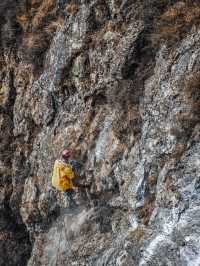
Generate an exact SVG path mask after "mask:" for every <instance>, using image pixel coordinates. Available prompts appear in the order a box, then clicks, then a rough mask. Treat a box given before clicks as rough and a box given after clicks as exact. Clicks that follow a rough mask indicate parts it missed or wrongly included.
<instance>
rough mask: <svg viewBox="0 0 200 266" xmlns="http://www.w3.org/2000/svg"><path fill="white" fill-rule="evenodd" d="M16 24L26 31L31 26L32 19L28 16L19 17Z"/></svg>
mask: <svg viewBox="0 0 200 266" xmlns="http://www.w3.org/2000/svg"><path fill="white" fill-rule="evenodd" d="M16 22H17V23H18V24H19V25H20V26H21V27H22V29H23V31H26V30H27V29H28V27H29V25H30V17H29V16H28V14H23V15H21V16H17V17H16Z"/></svg>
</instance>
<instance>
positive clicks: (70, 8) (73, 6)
mask: <svg viewBox="0 0 200 266" xmlns="http://www.w3.org/2000/svg"><path fill="white" fill-rule="evenodd" d="M65 10H66V12H68V13H70V14H72V15H74V14H76V13H77V12H78V10H79V7H78V5H77V4H74V3H70V4H68V5H67V6H66V8H65Z"/></svg>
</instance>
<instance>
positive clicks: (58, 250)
mask: <svg viewBox="0 0 200 266" xmlns="http://www.w3.org/2000/svg"><path fill="white" fill-rule="evenodd" d="M59 224H60V225H61V229H60V236H59V242H58V249H57V253H56V264H55V266H59V264H58V257H59V255H60V254H59V253H60V246H61V234H62V232H63V228H64V234H65V240H66V241H65V243H67V245H68V246H66V244H65V247H66V249H69V251H70V253H71V256H72V258H73V260H74V261H77V257H76V255H75V253H74V252H73V250H72V248H71V246H70V241H69V240H68V235H67V231H66V224H65V216H64V215H63V217H61V220H60V222H59Z"/></svg>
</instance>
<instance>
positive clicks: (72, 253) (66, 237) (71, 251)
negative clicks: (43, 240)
mask: <svg viewBox="0 0 200 266" xmlns="http://www.w3.org/2000/svg"><path fill="white" fill-rule="evenodd" d="M63 225H64V233H65V239H66V242H67V244H68V247H69V250H70V253H71V255H72V257H73V259H74V261H77V258H76V255H75V253H74V252H73V250H72V248H71V246H70V241H69V240H68V236H67V232H66V226H65V217H64V216H63Z"/></svg>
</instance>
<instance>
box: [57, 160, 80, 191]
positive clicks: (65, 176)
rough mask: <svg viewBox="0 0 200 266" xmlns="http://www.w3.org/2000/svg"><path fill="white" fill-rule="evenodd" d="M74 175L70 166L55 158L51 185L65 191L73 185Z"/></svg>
mask: <svg viewBox="0 0 200 266" xmlns="http://www.w3.org/2000/svg"><path fill="white" fill-rule="evenodd" d="M74 177H75V174H74V171H73V170H72V166H71V165H70V164H68V163H64V162H63V161H61V160H56V161H55V164H54V168H53V175H52V186H53V187H55V188H56V189H58V190H61V191H65V190H68V189H70V188H72V187H73V183H72V179H73V178H74Z"/></svg>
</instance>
